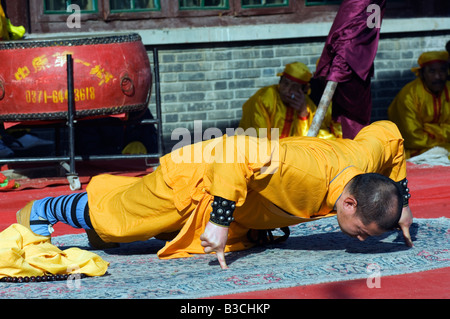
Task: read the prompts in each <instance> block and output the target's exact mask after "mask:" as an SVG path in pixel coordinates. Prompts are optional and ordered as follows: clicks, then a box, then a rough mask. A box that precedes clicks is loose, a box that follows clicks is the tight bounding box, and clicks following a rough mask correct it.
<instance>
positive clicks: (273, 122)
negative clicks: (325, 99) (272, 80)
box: [239, 84, 342, 140]
mask: <svg viewBox="0 0 450 319" xmlns="http://www.w3.org/2000/svg"><path fill="white" fill-rule="evenodd" d="M305 98H306V103H307V109H308V112H309V116H308V117H301V116H299V114H298V112H297V111H296V110H294V109H293V108H291V107H287V106H286V105H285V104H284V103H283V101H282V100H281V97H280V94H279V92H278V84H275V85H271V86H267V87H264V88H261V89H259V90H258V91H257V92H256V93H255V94H254V95H253V96H252V97H250V99H248V100H247V101H246V102H245V103H244V105H243V107H242V118H241V121H240V123H239V127H241V128H243V129H244V130H246V129H248V128H251V127H253V128H255V129H256V131H257V134H258V133H259V129H260V128H267V136H268V137H269V138H270V137H271V136H270V129H271V128H278V129H279V134H280V138H284V137H288V136H306V135H307V134H308V130H309V128H310V127H311V123H312V120H313V117H314V114H315V112H316V110H317V106H316V105H315V104H314V102H313V101H312V100H311V99H310V98H309V96H307V95H305ZM258 136H259V134H258ZM317 137H319V138H323V139H331V140H334V139H336V138H338V137H342V128H341V126H340V124H339V123H335V122H333V121H332V120H331V107H329V108H328V112H327V114H326V116H325V119H324V121H323V123H322V126H321V129H320V130H319V133H318V134H317Z"/></svg>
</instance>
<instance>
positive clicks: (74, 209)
mask: <svg viewBox="0 0 450 319" xmlns="http://www.w3.org/2000/svg"><path fill="white" fill-rule="evenodd" d="M57 222H63V223H65V224H68V225H70V226H72V227H75V228H83V229H93V227H92V224H91V220H90V218H89V206H88V197H87V193H86V192H84V193H74V194H70V195H62V196H58V197H46V198H43V199H40V200H36V201H35V202H34V203H33V206H32V208H31V215H30V228H31V230H32V231H33V232H34V233H35V234H38V235H42V236H50V234H51V233H52V232H53V228H52V226H53V225H54V224H56V223H57Z"/></svg>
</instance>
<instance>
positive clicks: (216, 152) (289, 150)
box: [17, 121, 412, 269]
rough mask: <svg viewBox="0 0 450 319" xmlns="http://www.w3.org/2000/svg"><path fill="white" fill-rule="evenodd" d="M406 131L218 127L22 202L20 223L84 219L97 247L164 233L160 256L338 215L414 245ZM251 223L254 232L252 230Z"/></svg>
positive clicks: (246, 244)
mask: <svg viewBox="0 0 450 319" xmlns="http://www.w3.org/2000/svg"><path fill="white" fill-rule="evenodd" d="M406 184H407V180H406V163H405V156H404V150H403V139H402V137H401V134H400V132H399V131H398V129H397V127H396V126H395V124H393V123H392V122H389V121H380V122H375V123H373V124H371V125H369V126H367V127H365V128H363V129H362V130H361V131H360V133H359V134H358V135H357V136H356V137H355V138H354V140H350V139H339V140H336V141H328V140H323V139H319V138H314V137H290V138H285V139H281V140H279V141H278V140H269V139H267V138H255V137H251V136H245V135H235V136H226V135H224V136H222V137H219V138H215V139H211V140H208V141H204V142H200V143H196V144H192V145H188V146H185V147H182V148H180V149H178V150H175V151H172V152H171V153H170V154H167V155H165V156H163V157H162V158H161V159H160V166H158V167H157V168H156V169H155V171H154V172H152V173H150V174H148V175H146V176H144V177H142V178H140V177H123V176H112V175H106V174H104V175H99V176H96V177H94V178H92V180H91V182H90V183H89V184H88V186H87V189H86V192H84V193H75V194H70V195H63V196H59V197H55V198H53V197H47V198H44V199H40V200H35V201H32V202H30V203H28V204H27V205H26V206H25V207H24V208H22V209H21V210H20V211H18V213H17V219H18V222H19V223H20V224H22V225H24V226H27V227H29V228H30V229H31V230H32V231H33V232H34V233H36V234H38V235H43V236H50V235H51V231H52V225H54V224H56V223H57V222H58V221H62V222H64V223H67V224H70V225H72V226H74V227H79V228H84V229H85V230H86V232H87V234H88V238H89V241H90V243H91V245H92V246H93V247H96V248H99V249H103V248H107V247H109V246H110V245H111V243H121V242H122V243H123V242H132V241H143V240H148V239H149V238H152V237H157V238H162V237H165V238H167V239H168V241H167V243H166V245H165V246H164V247H163V248H161V249H160V250H159V251H158V256H159V257H160V258H162V259H168V258H179V257H188V256H190V254H200V253H213V252H214V253H216V254H217V258H218V261H219V264H220V266H221V267H222V268H223V269H225V268H227V264H226V261H225V253H226V252H230V251H237V250H243V249H248V248H250V247H252V246H253V245H254V244H253V243H252V240H251V235H250V236H249V234H251V232H252V231H253V232H254V230H265V229H274V228H281V227H287V226H290V225H295V224H298V223H302V222H308V221H312V220H315V219H318V218H323V217H329V216H335V215H337V221H338V223H339V226H340V228H341V230H342V231H343V232H344V233H346V234H348V235H350V236H352V237H355V238H357V239H359V240H364V239H366V238H367V237H369V236H377V235H381V234H382V233H383V232H386V231H389V230H393V229H396V228H400V229H401V230H402V232H403V236H404V238H405V242H406V244H407V245H408V246H412V242H411V237H410V234H409V227H410V225H411V224H412V214H411V210H410V208H409V206H408V198H409V193H408V188H407V185H406ZM249 232H250V233H249Z"/></svg>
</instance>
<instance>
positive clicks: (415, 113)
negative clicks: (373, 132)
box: [388, 78, 450, 157]
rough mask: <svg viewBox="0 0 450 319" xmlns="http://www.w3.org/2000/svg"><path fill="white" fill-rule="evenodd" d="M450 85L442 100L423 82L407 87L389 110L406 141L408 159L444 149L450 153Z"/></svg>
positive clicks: (442, 93)
mask: <svg viewBox="0 0 450 319" xmlns="http://www.w3.org/2000/svg"><path fill="white" fill-rule="evenodd" d="M449 92H450V81H447V82H446V85H445V88H444V90H443V91H442V92H441V95H440V96H439V97H436V96H435V95H433V94H432V93H431V92H430V91H429V90H428V89H427V88H426V87H425V85H424V83H423V82H422V80H421V79H420V78H417V79H415V80H414V81H412V82H410V83H408V84H407V85H406V86H405V87H403V88H402V90H401V91H400V92H399V93H398V94H397V96H396V97H395V99H394V101H392V103H391V105H390V106H389V109H388V114H389V119H390V120H391V121H393V122H395V123H396V124H397V125H398V128H399V130H400V132H401V133H402V135H403V138H404V139H405V150H406V154H407V157H411V156H415V155H419V154H421V153H423V152H425V151H426V150H428V149H430V148H432V147H435V146H441V147H445V148H446V149H447V150H449V151H450V95H449Z"/></svg>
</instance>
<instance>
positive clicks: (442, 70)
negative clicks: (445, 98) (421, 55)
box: [421, 62, 448, 95]
mask: <svg viewBox="0 0 450 319" xmlns="http://www.w3.org/2000/svg"><path fill="white" fill-rule="evenodd" d="M447 72H448V65H447V63H446V62H434V63H430V64H428V65H426V66H424V67H423V69H422V71H421V75H422V80H423V82H424V83H425V85H426V87H427V88H428V89H429V90H430V91H431V93H433V94H436V95H439V94H441V92H442V91H443V90H444V87H445V82H446V80H447Z"/></svg>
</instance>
